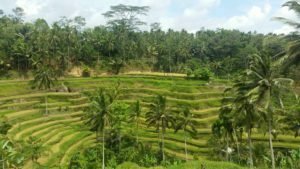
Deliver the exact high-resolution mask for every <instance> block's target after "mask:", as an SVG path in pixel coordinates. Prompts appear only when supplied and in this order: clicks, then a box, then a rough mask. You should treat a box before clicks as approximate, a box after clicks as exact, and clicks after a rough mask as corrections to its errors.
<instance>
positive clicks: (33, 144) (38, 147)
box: [25, 136, 45, 168]
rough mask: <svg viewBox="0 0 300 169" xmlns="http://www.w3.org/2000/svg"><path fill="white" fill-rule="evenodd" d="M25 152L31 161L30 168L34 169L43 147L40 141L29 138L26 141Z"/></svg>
mask: <svg viewBox="0 0 300 169" xmlns="http://www.w3.org/2000/svg"><path fill="white" fill-rule="evenodd" d="M25 150H26V151H27V154H28V155H29V156H30V159H31V161H32V168H35V167H34V166H35V164H38V161H37V160H38V159H39V158H40V157H41V155H42V153H43V151H44V150H45V147H43V144H42V142H41V140H40V139H38V138H36V137H32V136H30V137H29V138H28V140H27V141H26V147H25Z"/></svg>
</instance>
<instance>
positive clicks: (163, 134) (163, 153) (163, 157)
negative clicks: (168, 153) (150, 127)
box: [162, 130, 165, 162]
mask: <svg viewBox="0 0 300 169" xmlns="http://www.w3.org/2000/svg"><path fill="white" fill-rule="evenodd" d="M164 148H165V132H164V130H163V131H162V160H163V162H165V151H164Z"/></svg>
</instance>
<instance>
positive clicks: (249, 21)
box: [0, 0, 296, 34]
mask: <svg viewBox="0 0 300 169" xmlns="http://www.w3.org/2000/svg"><path fill="white" fill-rule="evenodd" d="M286 1H287V0H0V9H2V10H3V11H4V12H5V13H6V14H8V13H11V10H12V9H13V8H15V7H21V8H23V9H24V11H25V20H26V21H34V20H35V19H37V18H44V19H46V20H47V22H48V23H53V22H54V21H57V20H59V19H60V18H61V17H62V16H66V17H69V18H74V17H75V16H83V17H84V18H85V19H86V23H87V24H86V26H87V27H93V26H97V25H104V24H105V23H106V20H105V18H104V16H103V15H102V14H103V13H104V12H106V11H108V10H109V9H110V6H112V5H118V4H126V5H137V6H149V7H150V11H149V13H148V15H147V16H145V17H143V18H142V19H143V20H144V21H146V22H147V23H148V25H150V24H151V23H153V22H159V23H160V24H161V27H162V29H164V30H167V29H168V28H172V29H175V30H181V29H185V30H187V31H189V32H196V31H197V30H200V29H201V28H206V29H217V28H225V29H239V30H241V31H245V32H248V31H257V32H259V33H285V34H287V33H289V32H291V31H293V30H294V29H293V28H292V27H289V26H287V25H284V24H282V23H280V22H278V21H274V19H272V18H274V17H276V16H281V17H286V18H291V19H293V18H296V14H295V13H293V12H292V11H289V10H288V9H287V8H285V7H284V8H282V7H281V5H282V4H283V3H284V2H286ZM146 28H149V26H148V27H145V29H146Z"/></svg>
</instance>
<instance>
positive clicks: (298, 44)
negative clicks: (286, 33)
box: [275, 0, 300, 69]
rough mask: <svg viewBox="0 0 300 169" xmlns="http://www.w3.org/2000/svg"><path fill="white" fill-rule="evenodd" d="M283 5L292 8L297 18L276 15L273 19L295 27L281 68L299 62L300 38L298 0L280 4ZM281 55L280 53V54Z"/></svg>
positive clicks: (299, 8) (299, 5) (299, 4)
mask: <svg viewBox="0 0 300 169" xmlns="http://www.w3.org/2000/svg"><path fill="white" fill-rule="evenodd" d="M282 6H283V7H287V8H288V9H289V10H292V11H293V12H294V13H296V16H297V17H298V20H291V19H290V18H283V17H276V18H275V19H277V20H279V21H281V22H283V23H285V24H287V25H290V26H292V27H294V28H295V31H296V34H294V36H296V38H295V39H294V40H292V41H291V42H290V43H289V45H288V49H287V51H286V53H284V54H285V55H284V57H283V58H282V59H283V60H284V64H283V68H284V69H287V68H288V67H289V66H290V65H291V64H299V63H300V50H299V49H300V38H299V36H300V35H299V30H300V22H299V19H300V1H299V0H290V1H288V2H286V3H284V4H283V5H282ZM281 56H282V55H281Z"/></svg>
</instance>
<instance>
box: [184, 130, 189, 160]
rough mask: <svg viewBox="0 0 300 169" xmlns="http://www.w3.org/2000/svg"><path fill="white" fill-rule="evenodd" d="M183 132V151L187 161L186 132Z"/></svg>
mask: <svg viewBox="0 0 300 169" xmlns="http://www.w3.org/2000/svg"><path fill="white" fill-rule="evenodd" d="M183 132H184V151H185V161H188V152H187V145H186V132H185V129H183Z"/></svg>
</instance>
